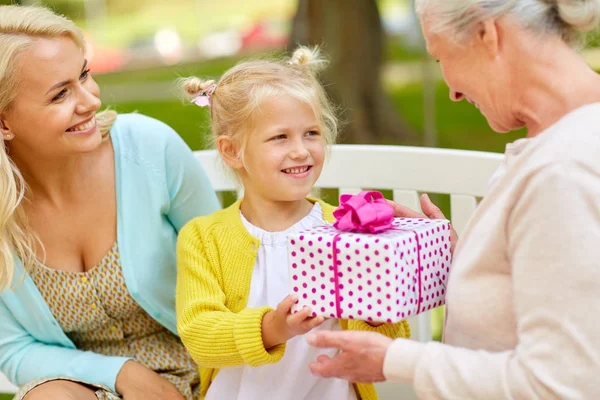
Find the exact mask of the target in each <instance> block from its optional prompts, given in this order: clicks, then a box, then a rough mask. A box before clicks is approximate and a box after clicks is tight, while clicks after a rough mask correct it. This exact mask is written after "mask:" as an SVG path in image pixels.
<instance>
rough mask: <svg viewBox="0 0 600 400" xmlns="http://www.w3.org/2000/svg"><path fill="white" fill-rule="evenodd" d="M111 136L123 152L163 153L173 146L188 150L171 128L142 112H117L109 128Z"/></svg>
mask: <svg viewBox="0 0 600 400" xmlns="http://www.w3.org/2000/svg"><path fill="white" fill-rule="evenodd" d="M111 138H112V139H113V140H116V141H118V143H119V145H120V146H121V147H122V150H123V151H124V152H140V153H150V154H160V153H163V154H164V152H165V150H167V148H169V147H173V146H184V147H185V148H186V149H187V150H189V147H187V145H186V144H185V143H184V142H183V139H181V137H180V136H179V135H178V134H177V132H175V130H173V128H171V127H170V126H169V125H167V124H165V123H164V122H162V121H159V120H157V119H154V118H151V117H148V116H145V115H142V114H135V113H134V114H119V115H118V116H117V119H116V121H115V124H114V125H113V127H112V128H111ZM190 151H191V150H190Z"/></svg>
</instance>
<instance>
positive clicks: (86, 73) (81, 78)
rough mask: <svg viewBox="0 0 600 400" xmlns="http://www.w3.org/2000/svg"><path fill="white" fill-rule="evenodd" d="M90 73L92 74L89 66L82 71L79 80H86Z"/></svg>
mask: <svg viewBox="0 0 600 400" xmlns="http://www.w3.org/2000/svg"><path fill="white" fill-rule="evenodd" d="M89 75H90V70H89V68H88V69H86V70H85V71H83V72H82V73H81V75H79V80H81V81H85V80H86V79H87V77H88V76H89Z"/></svg>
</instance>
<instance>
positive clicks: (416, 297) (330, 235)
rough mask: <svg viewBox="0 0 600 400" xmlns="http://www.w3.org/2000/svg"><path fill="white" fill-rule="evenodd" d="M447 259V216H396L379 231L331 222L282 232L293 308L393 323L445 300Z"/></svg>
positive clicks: (448, 252)
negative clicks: (336, 225)
mask: <svg viewBox="0 0 600 400" xmlns="http://www.w3.org/2000/svg"><path fill="white" fill-rule="evenodd" d="M450 262H451V254H450V223H449V222H448V221H447V220H428V219H420V218H395V219H394V222H393V224H392V229H390V230H387V231H385V232H381V233H378V234H366V233H353V232H342V231H338V230H336V229H335V228H333V226H330V225H325V226H320V227H316V228H313V229H310V230H307V231H303V232H298V233H295V234H292V235H290V237H289V238H288V269H289V273H290V285H291V287H290V293H293V294H295V295H297V296H298V298H299V301H298V303H297V304H295V305H294V306H293V308H292V311H293V312H294V311H297V310H299V309H300V308H302V307H303V306H309V307H311V309H312V310H313V312H314V313H315V314H316V315H320V316H323V317H326V318H341V319H357V320H363V321H375V322H391V323H394V322H398V321H401V320H403V319H405V318H407V317H409V316H412V315H416V314H419V313H421V312H424V311H428V310H431V309H433V308H435V307H439V306H441V305H443V304H444V298H445V295H446V284H447V282H448V275H449V273H450Z"/></svg>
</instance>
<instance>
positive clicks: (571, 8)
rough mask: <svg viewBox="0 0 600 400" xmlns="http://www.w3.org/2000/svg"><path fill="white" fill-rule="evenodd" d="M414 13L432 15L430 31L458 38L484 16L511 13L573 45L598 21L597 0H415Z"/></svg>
mask: <svg viewBox="0 0 600 400" xmlns="http://www.w3.org/2000/svg"><path fill="white" fill-rule="evenodd" d="M416 9H417V13H418V14H420V15H423V14H427V15H428V16H431V17H432V30H433V31H435V32H444V31H450V32H452V33H453V34H455V36H456V38H457V39H458V40H461V39H464V38H465V37H466V36H467V34H468V33H469V31H470V29H471V28H472V27H473V26H475V25H476V24H477V23H478V22H479V21H482V20H483V19H486V18H500V17H503V16H505V15H510V16H511V17H512V18H514V19H515V20H516V21H518V22H519V23H520V24H521V25H522V26H523V27H525V28H527V29H531V30H533V31H534V32H539V33H542V34H556V35H559V36H560V37H562V39H563V40H564V41H565V42H567V43H569V44H571V45H576V44H578V43H579V39H581V38H582V36H583V33H585V32H588V31H592V30H594V29H596V28H597V27H598V25H599V23H600V0H416Z"/></svg>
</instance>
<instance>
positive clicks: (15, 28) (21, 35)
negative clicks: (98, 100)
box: [0, 6, 116, 291]
mask: <svg viewBox="0 0 600 400" xmlns="http://www.w3.org/2000/svg"><path fill="white" fill-rule="evenodd" d="M61 36H66V37H69V38H70V39H72V40H73V42H75V44H76V45H77V46H78V47H79V48H80V49H81V51H82V52H83V51H85V40H84V37H83V33H82V32H81V30H79V28H77V26H76V25H75V24H74V23H73V22H72V21H70V20H69V19H67V18H65V17H64V16H61V15H57V14H55V13H53V12H52V11H50V10H49V9H47V8H43V7H24V6H0V113H3V112H4V111H6V110H9V109H10V107H11V104H12V102H13V100H14V98H15V96H16V93H17V88H18V86H19V79H18V70H17V69H18V61H19V58H20V56H21V55H22V54H23V52H24V51H25V50H27V49H28V48H29V47H30V46H31V45H32V44H33V43H34V41H35V39H36V38H55V37H61ZM97 117H98V118H97V121H98V126H99V129H100V132H101V133H102V135H103V136H104V137H106V136H108V132H109V130H110V128H111V126H112V124H113V122H114V120H115V118H116V113H115V112H113V111H104V112H101V113H98V116H97ZM26 192H27V185H26V182H25V180H24V179H23V176H22V175H21V173H20V172H19V170H18V169H17V167H16V166H15V164H14V163H13V162H12V160H11V159H10V157H9V155H8V151H7V148H6V143H5V142H4V140H0V291H1V290H3V289H5V288H6V287H8V286H9V285H10V284H11V282H12V281H13V276H14V269H15V258H14V257H15V256H17V257H19V258H20V259H21V261H22V263H23V265H24V267H25V268H30V267H31V265H32V264H33V263H34V262H35V260H36V255H35V246H36V244H40V245H41V243H40V242H39V239H38V237H37V235H36V234H35V233H34V232H32V231H31V229H30V227H29V224H28V222H27V215H26V213H25V210H24V209H23V204H22V203H23V201H24V199H25V196H26Z"/></svg>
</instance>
